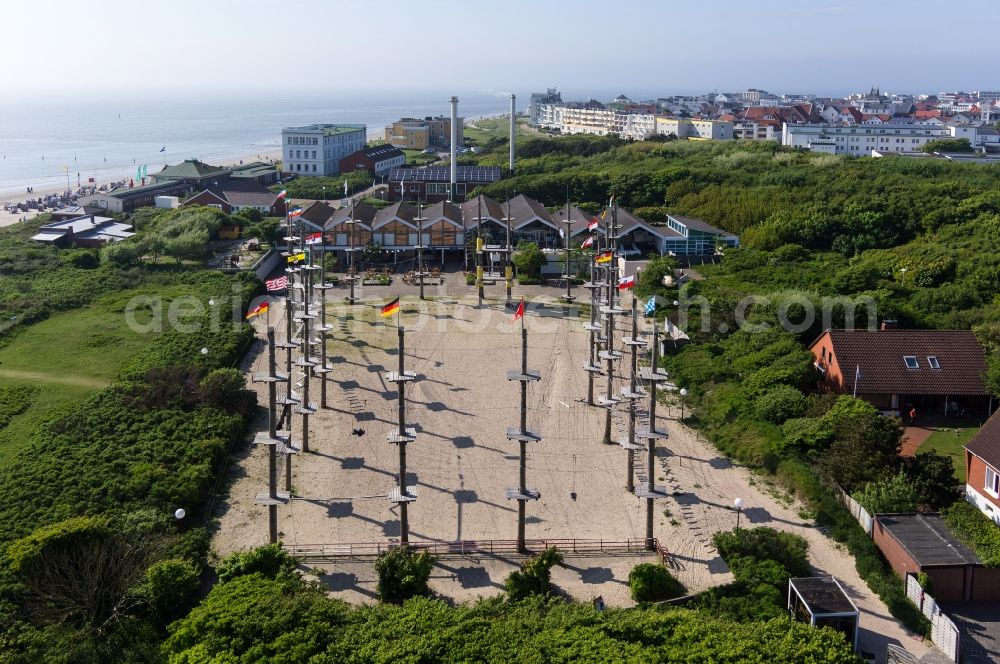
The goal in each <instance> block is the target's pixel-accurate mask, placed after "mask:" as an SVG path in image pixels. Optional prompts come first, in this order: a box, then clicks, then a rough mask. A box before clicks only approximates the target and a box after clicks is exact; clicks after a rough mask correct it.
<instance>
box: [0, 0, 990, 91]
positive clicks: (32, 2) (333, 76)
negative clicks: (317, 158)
mask: <svg viewBox="0 0 1000 664" xmlns="http://www.w3.org/2000/svg"><path fill="white" fill-rule="evenodd" d="M0 17H2V19H3V20H2V23H3V25H4V26H5V29H4V37H3V39H2V40H0V63H3V64H2V65H0V86H2V89H3V90H4V91H5V92H6V95H5V96H6V98H7V99H8V100H11V99H16V98H17V96H18V95H25V96H27V97H28V98H44V97H46V96H61V95H65V94H67V93H73V92H79V91H86V92H89V93H92V94H100V95H104V94H108V95H120V94H123V93H125V94H135V95H156V94H175V93H190V94H205V93H223V94H236V93H246V94H267V93H268V92H277V91H280V92H285V93H287V92H295V91H298V90H309V91H311V92H312V93H336V92H345V93H347V92H360V93H363V92H365V91H372V90H377V91H382V92H384V91H399V92H409V91H413V90H426V91H434V92H437V91H454V92H456V93H457V92H461V91H476V92H482V93H487V94H489V93H494V92H495V93H497V94H498V95H499V94H502V93H509V92H516V93H518V94H519V95H522V94H527V93H528V92H533V91H539V90H544V89H545V88H546V87H558V88H559V89H560V90H561V91H563V98H564V99H575V98H587V97H597V98H610V97H611V96H614V95H617V94H619V93H625V94H627V95H628V96H629V97H632V98H633V99H640V98H643V97H647V96H648V97H655V96H664V95H668V94H691V93H703V92H709V91H713V90H718V91H720V92H722V91H738V90H744V89H746V88H748V87H756V88H762V89H766V90H770V91H772V92H777V93H782V92H791V93H805V92H812V93H815V94H819V95H830V96H841V95H845V94H849V93H852V92H857V91H861V90H867V89H868V88H870V87H872V86H880V87H881V89H882V90H883V91H892V92H930V93H935V92H938V91H941V90H958V89H961V90H979V89H992V90H996V89H998V88H1000V69H998V68H997V66H996V65H997V63H998V62H1000V40H997V39H994V38H993V37H992V36H993V35H995V34H997V32H998V28H1000V1H998V0H967V1H966V2H963V3H961V6H960V8H955V7H952V8H951V9H949V5H947V4H942V3H941V2H940V1H939V0H908V1H901V0H867V1H855V0H798V1H797V2H789V1H788V0H754V1H753V2H746V0H709V1H702V2H694V1H691V0H684V1H678V0H618V1H617V2H609V1H608V0H571V1H564V0H501V1H499V2H497V1H494V2H485V3H483V2H470V1H461V0H415V1H412V0H169V1H167V2H164V1H162V0H161V1H159V2H138V1H136V0H129V1H128V2H126V1H124V0H98V1H97V2H81V1H80V0H7V1H5V2H4V3H3V9H2V10H0Z"/></svg>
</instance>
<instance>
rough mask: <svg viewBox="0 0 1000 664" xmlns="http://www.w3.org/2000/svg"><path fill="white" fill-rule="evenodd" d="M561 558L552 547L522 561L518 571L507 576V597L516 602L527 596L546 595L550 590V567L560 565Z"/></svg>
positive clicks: (557, 551) (505, 584)
mask: <svg viewBox="0 0 1000 664" xmlns="http://www.w3.org/2000/svg"><path fill="white" fill-rule="evenodd" d="M562 562H563V556H562V554H561V553H559V550H558V549H557V548H555V547H554V546H552V547H549V548H547V549H545V550H544V551H542V552H541V553H539V554H537V555H534V556H532V557H531V558H529V559H528V560H526V561H524V563H522V565H521V569H520V570H516V571H513V572H511V573H510V574H508V575H507V579H506V581H504V586H505V587H506V588H507V596H508V597H509V598H510V599H511V600H512V601H517V600H521V599H524V598H525V597H528V596H529V595H548V594H549V592H551V590H552V567H553V566H554V565H561V564H562Z"/></svg>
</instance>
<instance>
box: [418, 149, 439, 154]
mask: <svg viewBox="0 0 1000 664" xmlns="http://www.w3.org/2000/svg"><path fill="white" fill-rule="evenodd" d="M435 153H437V150H435V149H434V148H425V149H423V150H421V151H420V154H435Z"/></svg>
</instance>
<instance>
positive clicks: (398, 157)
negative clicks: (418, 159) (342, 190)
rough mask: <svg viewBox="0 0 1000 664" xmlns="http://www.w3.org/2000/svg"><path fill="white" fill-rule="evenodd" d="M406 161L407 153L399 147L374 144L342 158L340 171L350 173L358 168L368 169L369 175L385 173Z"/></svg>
mask: <svg viewBox="0 0 1000 664" xmlns="http://www.w3.org/2000/svg"><path fill="white" fill-rule="evenodd" d="M405 163H406V155H405V154H403V151H402V150H400V149H399V148H396V147H393V146H391V145H385V144H382V145H373V146H371V147H367V148H364V149H361V150H358V151H357V152H354V153H352V154H349V155H347V156H346V157H344V158H343V159H341V160H340V172H341V173H350V172H351V171H356V170H358V169H364V170H366V171H368V174H369V175H384V174H385V173H386V172H388V171H390V170H392V169H393V168H399V167H401V166H403V165H404V164H405Z"/></svg>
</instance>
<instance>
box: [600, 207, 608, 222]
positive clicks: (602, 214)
mask: <svg viewBox="0 0 1000 664" xmlns="http://www.w3.org/2000/svg"><path fill="white" fill-rule="evenodd" d="M607 216H608V210H607V208H605V209H604V210H602V211H601V219H602V220H603V219H604V218H605V217H607Z"/></svg>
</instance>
